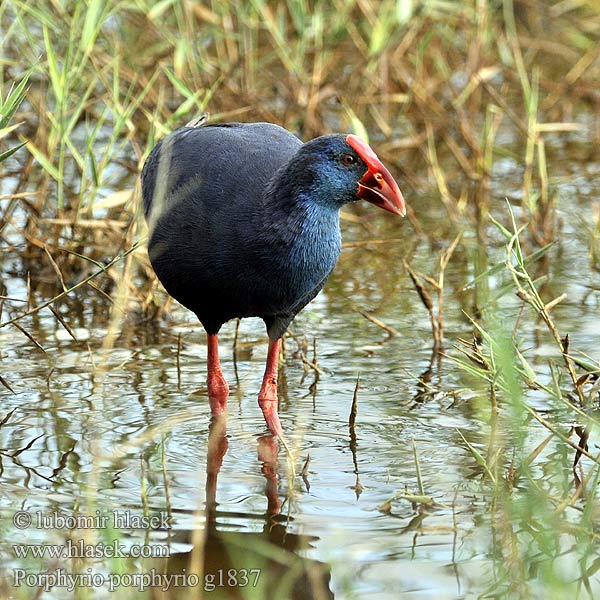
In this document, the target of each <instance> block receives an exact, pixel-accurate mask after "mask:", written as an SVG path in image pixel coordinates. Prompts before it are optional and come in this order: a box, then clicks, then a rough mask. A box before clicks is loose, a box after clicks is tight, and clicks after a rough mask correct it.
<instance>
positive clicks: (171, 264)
mask: <svg viewBox="0 0 600 600" xmlns="http://www.w3.org/2000/svg"><path fill="white" fill-rule="evenodd" d="M301 145H302V142H301V141H300V140H299V139H298V138H297V137H295V136H294V135H292V134H291V133H289V132H288V131H286V130H285V129H283V128H281V127H278V126H277V125H272V124H269V123H228V124H222V125H220V124H217V125H207V126H202V127H184V128H181V129H178V130H176V131H175V132H173V133H172V134H171V135H169V136H168V137H166V138H165V139H164V140H163V141H162V142H161V143H159V144H158V145H157V146H156V147H155V148H154V150H153V151H152V152H151V154H150V156H149V157H148V160H147V161H146V164H145V165H144V170H143V172H142V196H143V203H144V213H145V215H146V218H147V220H148V222H149V226H150V242H149V254H150V259H151V262H152V266H153V267H154V270H155V271H156V274H157V275H158V277H159V279H160V280H161V282H162V283H163V285H164V286H165V288H166V289H167V291H168V292H169V293H170V294H171V295H172V296H174V297H175V298H176V299H177V300H179V301H180V302H181V303H182V304H183V305H184V306H186V307H188V308H189V309H191V310H193V311H194V312H195V313H196V314H197V315H198V317H199V318H200V320H201V321H202V323H203V324H204V326H205V327H206V328H207V331H210V330H211V329H218V327H219V326H220V325H221V323H222V322H224V321H226V320H228V319H230V318H232V317H235V316H251V315H256V314H258V313H257V308H256V306H254V305H253V304H254V303H255V301H254V298H255V297H256V296H257V293H255V286H256V285H258V283H259V282H260V281H261V270H264V266H265V265H264V264H261V261H260V260H259V259H258V258H257V256H256V255H255V254H254V250H255V248H254V246H255V234H256V231H257V230H258V229H259V228H260V227H261V226H262V223H263V222H264V220H265V218H268V216H266V215H265V214H264V211H263V207H262V199H263V194H264V190H265V187H266V185H267V184H268V182H269V180H270V179H271V178H272V177H273V175H274V173H275V172H276V171H277V170H278V169H279V168H280V167H281V166H282V165H284V164H285V163H287V162H288V161H289V160H290V159H291V158H292V156H294V155H295V154H296V153H297V151H298V149H299V147H300V146H301ZM267 308H268V307H267Z"/></svg>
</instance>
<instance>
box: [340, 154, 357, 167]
mask: <svg viewBox="0 0 600 600" xmlns="http://www.w3.org/2000/svg"><path fill="white" fill-rule="evenodd" d="M342 162H343V163H344V164H345V165H353V164H355V163H356V156H353V155H352V154H344V156H342Z"/></svg>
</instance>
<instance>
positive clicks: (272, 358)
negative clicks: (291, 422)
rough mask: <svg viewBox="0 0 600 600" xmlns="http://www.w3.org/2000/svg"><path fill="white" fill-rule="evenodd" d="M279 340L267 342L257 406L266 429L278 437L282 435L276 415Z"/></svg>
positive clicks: (277, 415)
mask: <svg viewBox="0 0 600 600" xmlns="http://www.w3.org/2000/svg"><path fill="white" fill-rule="evenodd" d="M280 348H281V339H278V340H275V341H273V340H270V341H269V351H268V353H267V366H266V367H265V374H264V377H263V382H262V386H261V388H260V392H259V394H258V405H259V406H260V408H261V409H262V412H263V416H264V417H265V421H266V423H267V427H268V428H269V430H270V431H271V433H273V434H275V435H279V434H282V433H283V428H282V427H281V422H280V421H279V414H278V413H277V405H278V398H277V370H278V366H279V350H280Z"/></svg>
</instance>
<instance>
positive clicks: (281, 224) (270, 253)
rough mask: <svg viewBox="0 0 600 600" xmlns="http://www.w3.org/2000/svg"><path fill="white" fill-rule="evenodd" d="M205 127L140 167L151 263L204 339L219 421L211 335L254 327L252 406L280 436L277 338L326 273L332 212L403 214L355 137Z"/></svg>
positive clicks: (334, 239)
mask: <svg viewBox="0 0 600 600" xmlns="http://www.w3.org/2000/svg"><path fill="white" fill-rule="evenodd" d="M204 121H205V118H204V117H203V118H201V119H199V120H198V121H197V122H196V123H195V124H194V126H186V127H182V128H181V129H177V130H176V131H174V132H173V133H171V134H170V135H169V136H167V137H166V138H165V139H164V140H162V141H161V142H159V143H158V144H157V145H156V147H155V148H154V149H153V150H152V152H151V153H150V156H149V157H148V160H147V161H146V164H145V165H144V169H143V171H142V196H143V203H144V213H145V215H146V219H147V220H148V223H149V229H150V241H149V246H148V251H149V255H150V261H151V263H152V266H153V268H154V271H155V272H156V274H157V276H158V278H159V279H160V281H161V282H162V284H163V285H164V287H165V288H166V290H167V291H168V292H169V294H171V296H173V297H174V298H175V299H177V300H178V301H179V302H181V304H183V305H184V306H185V307H187V308H189V309H190V310H191V311H193V312H194V313H195V314H196V315H197V317H198V319H199V320H200V322H201V323H202V325H203V326H204V329H205V330H206V333H207V334H208V393H209V398H210V399H211V408H212V410H213V414H218V413H220V412H224V410H225V407H226V402H227V396H228V393H229V388H228V386H227V382H226V381H225V378H224V377H223V373H222V371H221V366H220V364H219V354H218V341H217V339H218V338H217V334H218V333H219V329H220V328H221V326H222V325H223V323H225V322H226V321H229V320H230V319H234V318H237V317H260V318H262V319H263V321H264V322H265V325H266V327H267V333H268V336H269V349H268V354H267V364H266V369H265V374H264V378H263V382H262V387H261V390H260V393H259V396H258V402H259V405H260V407H261V409H262V411H263V415H264V417H265V421H266V423H267V426H268V427H269V429H270V430H271V432H272V433H274V434H281V433H282V427H281V423H280V421H279V416H278V413H277V403H278V401H277V367H278V362H279V350H280V346H281V337H282V336H283V334H284V332H285V331H286V329H287V327H288V325H289V324H290V323H291V321H292V319H293V318H294V317H295V316H296V314H297V313H298V312H299V311H300V310H301V309H302V308H304V306H306V304H308V302H310V301H311V300H312V299H313V298H314V297H315V296H316V295H317V294H318V293H319V291H320V290H321V288H322V287H323V285H324V284H325V281H326V280H327V278H328V277H329V275H330V273H331V271H332V270H333V268H334V266H335V264H336V262H337V259H338V256H339V254H340V249H341V234H340V225H339V209H340V208H341V207H342V206H343V205H344V204H347V203H349V202H354V201H356V200H359V199H361V198H362V199H365V200H367V201H368V202H371V203H372V204H375V205H376V206H379V207H381V208H384V209H386V210H388V211H390V212H392V213H394V214H397V215H404V214H405V206H404V200H403V198H402V194H401V193H400V190H399V188H398V185H397V184H396V182H395V181H394V179H393V177H392V176H391V175H390V173H389V171H388V170H387V169H386V168H385V167H384V166H383V164H382V163H381V161H380V160H379V159H378V158H377V155H376V154H375V152H373V150H372V149H371V147H370V146H369V145H368V144H366V143H365V142H364V141H362V140H361V139H360V138H358V137H356V136H354V135H346V134H332V135H323V136H321V137H318V138H316V139H314V140H311V141H310V142H307V143H305V144H304V143H302V142H301V141H300V140H299V139H298V138H297V137H296V136H294V135H293V134H291V133H290V132H289V131H286V130H285V129H283V128H282V127H279V126H278V125H273V124H271V123H217V124H210V125H206V124H205V123H204Z"/></svg>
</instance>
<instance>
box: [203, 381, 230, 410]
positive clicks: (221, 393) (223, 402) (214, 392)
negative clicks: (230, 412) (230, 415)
mask: <svg viewBox="0 0 600 600" xmlns="http://www.w3.org/2000/svg"><path fill="white" fill-rule="evenodd" d="M207 386H208V400H209V402H210V411H211V413H212V415H213V417H218V416H220V415H222V414H223V413H225V412H226V411H227V398H228V397H229V386H228V385H227V381H225V377H223V373H213V374H212V376H211V377H209V379H208V381H207Z"/></svg>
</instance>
